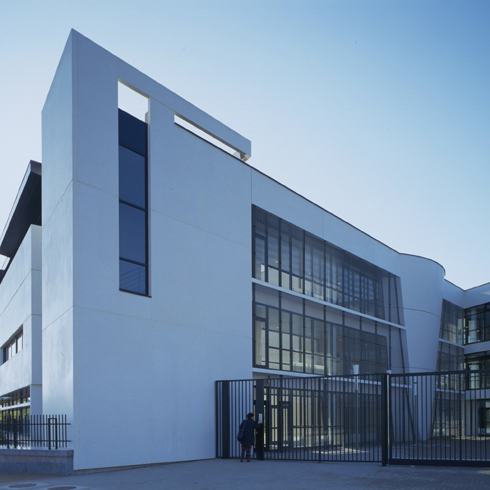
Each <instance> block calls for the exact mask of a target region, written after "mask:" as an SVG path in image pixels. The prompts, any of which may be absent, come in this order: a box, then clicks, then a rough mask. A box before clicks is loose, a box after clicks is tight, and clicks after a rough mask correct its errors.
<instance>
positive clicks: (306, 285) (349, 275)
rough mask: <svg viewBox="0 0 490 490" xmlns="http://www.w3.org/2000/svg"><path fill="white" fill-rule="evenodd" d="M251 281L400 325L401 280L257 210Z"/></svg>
mask: <svg viewBox="0 0 490 490" xmlns="http://www.w3.org/2000/svg"><path fill="white" fill-rule="evenodd" d="M252 220H253V271H252V274H253V277H254V278H255V279H259V280H261V281H264V282H267V283H269V284H272V285H274V286H279V287H282V288H285V289H289V290H291V291H295V292H297V293H301V294H304V295H306V296H310V297H313V298H316V299H319V300H322V301H325V302H327V303H332V304H334V305H339V306H343V307H345V308H348V309H350V310H353V311H356V312H361V313H364V314H367V315H370V316H374V317H377V318H380V319H383V320H388V321H390V322H393V323H398V324H400V325H403V312H402V302H401V286H400V278H399V277H397V276H395V275H393V274H391V273H389V272H387V271H385V270H383V269H381V268H379V267H376V266H375V265H373V264H371V263H369V262H367V261H365V260H363V259H361V258H359V257H356V256H355V255H353V254H351V253H349V252H347V251H345V250H342V249H340V248H338V247H336V246H334V245H332V244H330V243H328V242H326V241H325V240H322V239H320V238H318V237H316V236H314V235H312V234H310V233H307V232H306V231H305V230H302V229H301V228H298V227H297V226H294V225H292V224H291V223H288V222H287V221H284V220H282V219H280V218H278V217H277V216H274V215H273V214H270V213H268V212H266V211H264V210H262V209H260V208H258V207H256V206H253V209H252Z"/></svg>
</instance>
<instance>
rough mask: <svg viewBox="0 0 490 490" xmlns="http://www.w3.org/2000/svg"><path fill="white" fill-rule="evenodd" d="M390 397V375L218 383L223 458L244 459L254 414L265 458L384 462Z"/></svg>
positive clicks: (219, 452) (258, 445) (259, 447)
mask: <svg viewBox="0 0 490 490" xmlns="http://www.w3.org/2000/svg"><path fill="white" fill-rule="evenodd" d="M386 399H387V396H386V375H384V374H372V375H362V376H361V375H358V376H332V377H328V378H323V377H322V378H320V377H317V378H276V379H261V380H241V381H218V382H217V390H216V402H217V403H216V404H217V440H216V443H217V457H219V458H220V457H222V458H229V457H231V458H233V457H235V458H236V457H239V453H240V447H239V443H238V442H237V441H236V434H237V432H238V426H239V425H240V423H241V421H242V420H244V419H245V417H246V414H247V413H248V412H254V413H255V415H256V420H258V419H262V420H263V426H262V428H261V429H259V430H258V431H257V434H256V447H255V457H257V458H259V459H263V458H266V459H284V460H304V461H319V462H322V461H370V462H373V461H379V462H381V461H382V458H383V454H384V456H385V459H386V458H387V453H386V452H385V453H383V448H384V447H385V446H384V445H383V441H384V440H386V434H385V432H386V431H385V430H384V428H385V427H386V407H387V403H386Z"/></svg>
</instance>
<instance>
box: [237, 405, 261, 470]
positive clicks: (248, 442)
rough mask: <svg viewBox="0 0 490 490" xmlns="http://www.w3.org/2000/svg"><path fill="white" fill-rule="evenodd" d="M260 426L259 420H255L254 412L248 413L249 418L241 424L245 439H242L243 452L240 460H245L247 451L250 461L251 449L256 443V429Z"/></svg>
mask: <svg viewBox="0 0 490 490" xmlns="http://www.w3.org/2000/svg"><path fill="white" fill-rule="evenodd" d="M259 427H260V423H259V422H255V420H254V414H253V413H249V414H247V419H246V420H244V421H243V422H242V423H241V424H240V429H243V439H242V454H241V457H240V462H243V457H244V456H245V453H246V454H247V461H248V462H249V463H250V451H251V449H252V446H253V444H254V438H255V437H254V436H255V434H254V430H255V429H258V428H259Z"/></svg>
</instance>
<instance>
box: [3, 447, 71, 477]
mask: <svg viewBox="0 0 490 490" xmlns="http://www.w3.org/2000/svg"><path fill="white" fill-rule="evenodd" d="M0 472H11V473H12V472H13V473H33V474H38V475H62V476H70V475H73V450H67V449H57V450H51V451H50V450H31V449H0Z"/></svg>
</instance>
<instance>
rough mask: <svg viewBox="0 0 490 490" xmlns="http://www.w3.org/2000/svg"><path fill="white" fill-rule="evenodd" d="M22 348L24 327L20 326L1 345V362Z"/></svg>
mask: <svg viewBox="0 0 490 490" xmlns="http://www.w3.org/2000/svg"><path fill="white" fill-rule="evenodd" d="M23 348H24V329H23V327H20V329H19V330H17V332H16V334H15V335H14V336H13V337H12V338H11V339H10V340H9V341H8V342H7V343H6V344H5V345H4V346H3V362H4V363H5V362H7V361H8V360H9V359H10V358H12V357H14V356H15V354H17V353H18V352H20V351H21V350H22V349H23Z"/></svg>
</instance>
